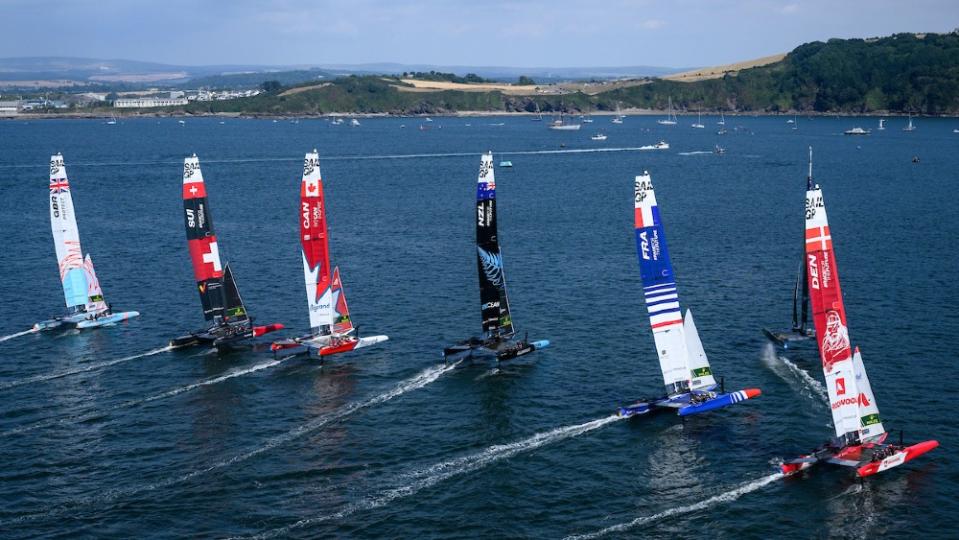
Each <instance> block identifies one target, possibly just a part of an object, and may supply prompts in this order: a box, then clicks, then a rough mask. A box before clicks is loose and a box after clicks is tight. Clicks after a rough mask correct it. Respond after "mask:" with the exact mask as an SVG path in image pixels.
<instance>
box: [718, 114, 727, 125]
mask: <svg viewBox="0 0 959 540" xmlns="http://www.w3.org/2000/svg"><path fill="white" fill-rule="evenodd" d="M716 125H718V126H725V125H726V115H725V114H724V113H722V112H720V113H719V122H716Z"/></svg>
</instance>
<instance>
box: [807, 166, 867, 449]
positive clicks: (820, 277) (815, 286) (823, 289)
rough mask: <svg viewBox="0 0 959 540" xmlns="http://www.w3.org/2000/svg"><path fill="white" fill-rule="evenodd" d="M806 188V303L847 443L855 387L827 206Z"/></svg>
mask: <svg viewBox="0 0 959 540" xmlns="http://www.w3.org/2000/svg"><path fill="white" fill-rule="evenodd" d="M810 169H811V165H810ZM811 183H812V178H811V175H810V184H811ZM811 187H812V189H810V190H808V191H807V192H806V267H807V281H808V282H809V292H810V295H809V296H810V303H811V304H812V312H813V320H814V322H815V324H816V340H817V342H818V344H819V355H820V358H821V359H822V365H823V373H824V375H825V378H826V388H827V390H828V392H829V403H830V410H831V411H832V417H833V424H834V426H835V429H836V436H837V437H838V438H839V439H840V441H841V442H842V443H843V444H848V443H850V442H854V441H857V440H858V439H859V427H860V425H859V410H858V405H859V391H858V390H857V385H856V376H855V371H854V368H853V359H852V350H851V349H850V342H849V332H848V330H847V322H846V309H845V306H844V305H843V299H842V291H841V289H840V285H839V272H838V268H837V266H836V257H835V254H834V252H833V244H832V235H831V233H830V230H829V221H828V219H827V217H826V206H825V203H824V201H823V195H822V190H821V189H820V188H819V186H818V185H815V184H814V185H812V186H811Z"/></svg>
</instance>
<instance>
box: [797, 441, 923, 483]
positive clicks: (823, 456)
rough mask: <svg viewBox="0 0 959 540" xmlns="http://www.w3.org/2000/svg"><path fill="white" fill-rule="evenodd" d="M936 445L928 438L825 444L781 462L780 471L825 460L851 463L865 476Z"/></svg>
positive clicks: (913, 457)
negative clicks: (898, 442) (839, 445)
mask: <svg viewBox="0 0 959 540" xmlns="http://www.w3.org/2000/svg"><path fill="white" fill-rule="evenodd" d="M937 447H939V441H935V440H930V441H923V442H921V443H916V444H914V445H911V446H899V445H892V444H882V443H881V442H867V443H862V444H853V445H849V446H844V447H842V448H835V447H833V448H825V449H821V450H818V451H816V452H814V453H812V454H806V455H804V456H801V457H800V458H798V459H794V460H792V461H788V462H786V463H783V464H782V466H781V470H782V472H783V474H785V475H787V476H789V475H793V474H796V473H798V472H800V471H804V470H806V469H809V468H810V467H812V466H813V465H816V464H818V463H821V462H826V463H829V464H833V465H842V466H846V467H853V468H855V469H856V475H857V476H859V477H860V478H865V477H867V476H872V475H874V474H878V473H881V472H883V471H886V470H889V469H892V468H894V467H898V466H900V465H902V464H903V463H907V462H909V461H912V460H913V459H916V458H917V457H919V456H921V455H923V454H925V453H927V452H930V451H932V450H934V449H935V448H937Z"/></svg>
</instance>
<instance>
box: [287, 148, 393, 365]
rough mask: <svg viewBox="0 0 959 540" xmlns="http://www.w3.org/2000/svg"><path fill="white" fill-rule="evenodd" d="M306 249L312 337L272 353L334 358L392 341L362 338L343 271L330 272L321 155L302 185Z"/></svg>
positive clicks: (308, 162) (310, 163) (307, 168)
mask: <svg viewBox="0 0 959 540" xmlns="http://www.w3.org/2000/svg"><path fill="white" fill-rule="evenodd" d="M299 221H300V244H301V245H302V247H303V275H304V277H305V278H306V300H307V305H308V306H309V311H310V333H309V334H307V335H305V336H301V337H298V338H293V339H284V340H280V341H275V342H274V343H273V345H271V347H270V348H271V349H272V350H273V351H274V352H275V351H279V350H283V349H296V348H300V349H301V351H300V352H304V353H310V351H314V352H315V353H316V354H317V355H319V356H328V355H331V354H337V353H342V352H347V351H352V350H354V349H361V348H363V347H369V346H370V345H375V344H377V343H380V342H383V341H386V340H387V339H389V338H388V337H387V336H367V337H359V336H358V335H357V329H356V327H354V326H353V320H352V319H350V310H349V307H347V305H346V294H345V293H344V292H343V284H342V282H341V281H340V269H339V267H335V268H332V271H331V267H330V245H329V233H328V231H327V226H326V205H325V203H324V200H323V178H322V177H321V175H320V156H319V154H318V153H317V151H316V150H313V151H312V152H310V153H309V154H306V158H305V160H304V162H303V179H302V181H301V182H300V215H299Z"/></svg>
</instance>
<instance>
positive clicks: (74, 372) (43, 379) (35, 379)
mask: <svg viewBox="0 0 959 540" xmlns="http://www.w3.org/2000/svg"><path fill="white" fill-rule="evenodd" d="M169 350H170V346H169V345H168V346H166V347H161V348H159V349H153V350H152V351H147V352H145V353H140V354H134V355H133V356H124V357H123V358H117V359H115V360H108V361H106V362H96V363H93V364H87V365H85V366H81V367H76V368H73V369H68V370H65V371H58V372H56V373H47V374H45V375H35V376H33V377H27V378H26V379H20V380H17V381H10V382H8V383H3V384H0V390H6V389H8V388H14V387H16V386H23V385H25V384H31V383H36V382H46V381H52V380H53V379H60V378H62V377H69V376H71V375H77V374H80V373H87V372H89V371H95V370H98V369H103V368H106V367H110V366H115V365H117V364H122V363H124V362H129V361H131V360H136V359H137V358H143V357H146V356H153V355H155V354H160V353H162V352H167V351H169Z"/></svg>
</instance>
